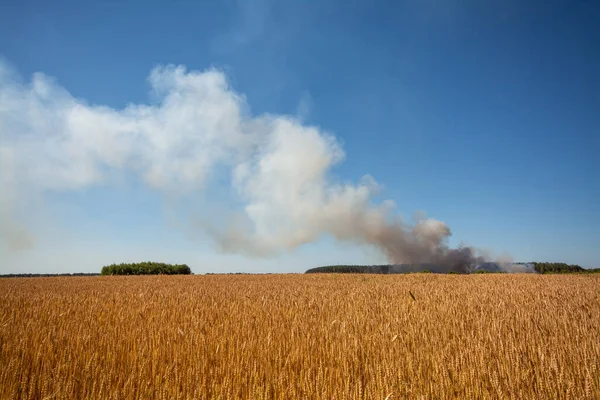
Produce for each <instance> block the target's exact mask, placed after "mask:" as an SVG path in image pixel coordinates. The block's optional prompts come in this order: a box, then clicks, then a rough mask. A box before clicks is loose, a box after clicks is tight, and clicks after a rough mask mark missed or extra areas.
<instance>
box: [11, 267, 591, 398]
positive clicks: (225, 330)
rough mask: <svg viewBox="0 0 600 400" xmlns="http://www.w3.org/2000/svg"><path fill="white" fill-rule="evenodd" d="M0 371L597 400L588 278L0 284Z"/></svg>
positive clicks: (41, 394) (52, 382)
mask: <svg viewBox="0 0 600 400" xmlns="http://www.w3.org/2000/svg"><path fill="white" fill-rule="evenodd" d="M409 291H410V292H411V293H412V294H413V295H414V298H415V300H413V298H412V297H411V295H410V293H409ZM0 366H1V368H0V397H1V398H3V399H21V398H23V399H25V398H29V399H51V398H68V399H85V398H93V399H109V398H114V399H128V398H144V399H146V398H164V399H176V398H185V399H187V398H198V399H201V398H223V399H229V398H242V399H244V398H253V399H254V398H264V399H292V398H300V399H312V398H319V399H343V398H347V399H357V398H367V399H378V398H379V399H384V398H386V397H387V398H389V399H398V398H411V399H419V398H427V399H434V398H439V399H447V398H462V399H467V398H468V399H475V398H514V399H534V398H535V399H542V398H544V399H546V398H573V399H585V398H588V399H599V398H600V276H535V275H518V276H517V275H510V276H509V275H472V276H457V275H446V276H441V275H429V274H428V275H424V274H416V275H406V276H400V275H394V276H372V275H370V276H360V275H353V276H348V275H278V276H244V275H242V276H161V277H93V278H89V277H87V278H30V279H0Z"/></svg>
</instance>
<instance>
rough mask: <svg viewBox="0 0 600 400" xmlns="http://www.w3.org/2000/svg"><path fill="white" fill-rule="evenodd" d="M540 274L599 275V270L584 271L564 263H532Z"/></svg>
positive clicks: (576, 266) (581, 268) (577, 266)
mask: <svg viewBox="0 0 600 400" xmlns="http://www.w3.org/2000/svg"><path fill="white" fill-rule="evenodd" d="M531 264H533V265H534V267H535V270H536V271H537V272H538V273H540V274H569V273H588V274H594V273H600V268H590V269H585V268H583V267H581V266H579V265H573V264H566V263H549V262H532V263H531Z"/></svg>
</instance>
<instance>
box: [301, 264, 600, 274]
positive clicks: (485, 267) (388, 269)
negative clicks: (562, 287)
mask: <svg viewBox="0 0 600 400" xmlns="http://www.w3.org/2000/svg"><path fill="white" fill-rule="evenodd" d="M419 272H421V273H422V272H431V273H437V274H443V273H461V274H467V273H539V274H548V273H600V268H594V269H585V268H582V267H581V266H579V265H572V264H566V263H548V262H528V263H509V264H500V263H494V262H486V263H481V264H478V265H476V266H475V267H474V268H472V269H466V268H456V269H451V270H448V268H447V267H444V266H440V265H435V264H391V265H329V266H324V267H317V268H311V269H309V270H307V271H306V273H307V274H311V273H355V274H407V273H419Z"/></svg>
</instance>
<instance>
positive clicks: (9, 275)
mask: <svg viewBox="0 0 600 400" xmlns="http://www.w3.org/2000/svg"><path fill="white" fill-rule="evenodd" d="M98 275H100V274H98V273H95V272H94V273H84V272H75V273H74V274H6V275H0V278H49V277H53V276H98Z"/></svg>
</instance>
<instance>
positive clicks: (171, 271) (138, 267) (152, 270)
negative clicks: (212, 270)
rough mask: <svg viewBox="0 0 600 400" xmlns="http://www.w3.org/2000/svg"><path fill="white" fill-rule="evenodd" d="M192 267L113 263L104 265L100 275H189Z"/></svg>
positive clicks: (163, 264)
mask: <svg viewBox="0 0 600 400" xmlns="http://www.w3.org/2000/svg"><path fill="white" fill-rule="evenodd" d="M191 273H192V270H191V269H190V267H188V266H187V265H185V264H176V265H172V264H165V263H159V262H151V261H146V262H140V263H130V264H123V263H121V264H111V265H106V266H104V267H102V271H101V272H100V275H189V274H191Z"/></svg>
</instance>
